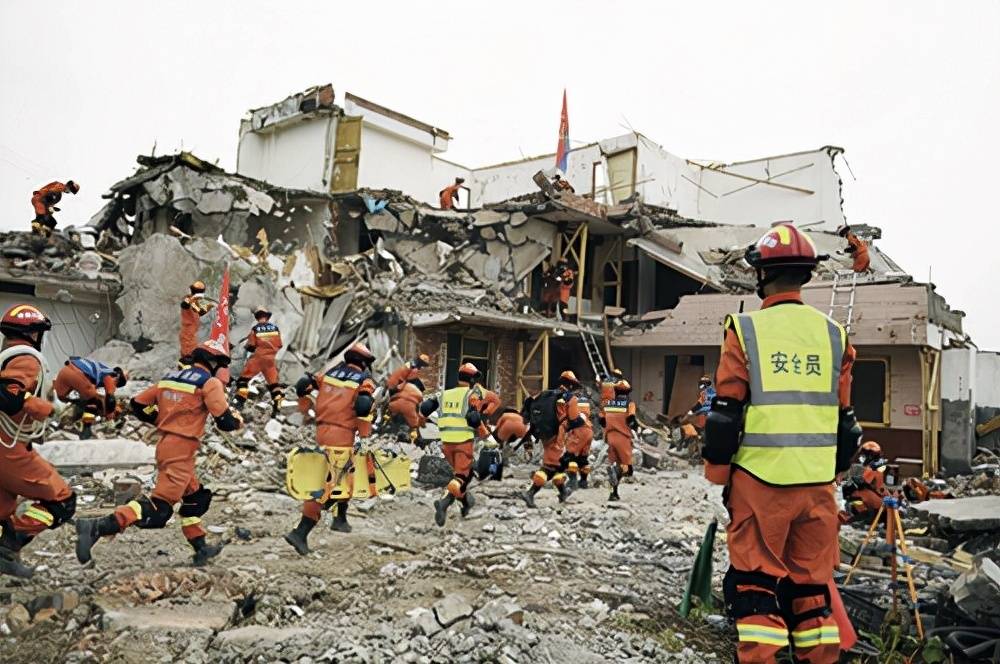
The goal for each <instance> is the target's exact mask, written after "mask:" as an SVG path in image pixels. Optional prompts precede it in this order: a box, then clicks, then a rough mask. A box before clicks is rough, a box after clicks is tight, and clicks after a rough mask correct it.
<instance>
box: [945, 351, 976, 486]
mask: <svg viewBox="0 0 1000 664" xmlns="http://www.w3.org/2000/svg"><path fill="white" fill-rule="evenodd" d="M975 376H976V350H975V349H974V348H948V349H945V350H944V351H942V352H941V452H940V457H941V466H942V467H943V468H945V469H946V470H947V472H948V474H955V473H967V472H969V468H970V467H971V464H972V456H973V452H974V449H975V445H974V441H975V403H976V395H975V380H976V379H975Z"/></svg>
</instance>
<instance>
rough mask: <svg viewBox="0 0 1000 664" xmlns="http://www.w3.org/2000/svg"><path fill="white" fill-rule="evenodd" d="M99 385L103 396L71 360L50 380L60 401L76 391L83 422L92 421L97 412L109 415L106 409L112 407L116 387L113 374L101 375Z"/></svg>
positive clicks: (88, 422) (116, 383)
mask: <svg viewBox="0 0 1000 664" xmlns="http://www.w3.org/2000/svg"><path fill="white" fill-rule="evenodd" d="M95 364H96V363H95ZM96 377H97V376H96V375H95V378H96ZM100 387H102V388H104V396H103V397H102V396H101V395H100V393H98V391H97V388H98V385H97V384H95V383H94V381H93V380H92V379H91V378H90V377H89V376H87V374H85V373H84V372H83V371H82V370H81V369H80V367H78V366H77V365H76V364H74V363H73V361H68V362H66V364H65V365H63V368H62V369H60V370H59V373H58V374H56V377H55V379H54V380H53V381H52V388H53V389H54V390H55V393H56V396H57V397H59V400H60V401H68V400H69V395H70V394H72V393H73V392H76V393H77V395H78V396H77V400H76V401H77V404H78V406H79V407H80V408H82V409H83V416H82V419H83V422H84V424H90V423H92V422H93V421H94V419H96V416H97V415H98V414H102V415H104V416H105V417H108V416H109V415H111V413H109V412H108V410H109V407H111V408H113V404H114V401H113V399H114V395H115V390H117V389H118V381H117V379H116V378H115V376H114V374H105V375H104V376H103V377H101V378H100ZM112 412H114V411H113V410H112Z"/></svg>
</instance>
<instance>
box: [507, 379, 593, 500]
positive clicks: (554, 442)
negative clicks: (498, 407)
mask: <svg viewBox="0 0 1000 664" xmlns="http://www.w3.org/2000/svg"><path fill="white" fill-rule="evenodd" d="M579 385H580V382H579V381H578V380H577V379H576V376H575V375H574V374H573V372H572V371H563V372H562V373H561V374H560V375H559V387H558V388H557V389H555V390H545V391H544V392H542V393H541V394H539V395H538V396H536V397H534V398H533V399H531V400H530V403H527V404H526V408H527V410H528V419H529V422H530V423H531V434H532V435H533V436H535V437H536V438H538V439H539V440H541V441H542V465H541V467H540V468H539V469H538V470H536V471H535V472H534V473H533V474H532V476H531V486H530V487H528V490H527V491H525V492H524V493H522V494H521V497H522V498H523V499H524V502H525V504H527V506H528V507H532V508H533V507H535V496H536V495H537V494H538V492H539V491H541V490H542V487H544V486H545V485H546V484H547V483H548V482H549V481H551V482H552V485H553V486H555V488H556V491H557V493H558V494H559V502H560V503H564V502H566V499H567V498H569V495H570V494H571V493H572V489H570V488H569V487H568V486H566V466H565V463H564V462H565V458H564V454H565V452H566V447H565V441H564V434H565V432H566V430H567V428H568V426H569V423H570V422H572V423H573V425H574V428H576V427H581V426H584V425H583V422H582V421H581V419H582V418H581V416H580V411H579V409H578V408H577V401H576V397H575V396H574V395H573V392H572V390H573V388H574V387H579Z"/></svg>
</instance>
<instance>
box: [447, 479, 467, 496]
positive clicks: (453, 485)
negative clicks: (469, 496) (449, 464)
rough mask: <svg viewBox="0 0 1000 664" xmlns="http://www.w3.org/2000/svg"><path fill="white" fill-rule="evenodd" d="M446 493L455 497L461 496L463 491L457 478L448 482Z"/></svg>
mask: <svg viewBox="0 0 1000 664" xmlns="http://www.w3.org/2000/svg"><path fill="white" fill-rule="evenodd" d="M448 493H450V494H451V495H453V496H455V497H456V498H461V497H462V494H463V493H464V491H462V481H461V480H459V479H453V480H452V481H450V482H448Z"/></svg>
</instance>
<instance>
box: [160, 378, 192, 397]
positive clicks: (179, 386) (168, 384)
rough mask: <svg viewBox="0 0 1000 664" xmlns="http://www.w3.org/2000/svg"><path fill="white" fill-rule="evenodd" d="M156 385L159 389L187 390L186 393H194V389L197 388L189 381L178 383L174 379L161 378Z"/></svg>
mask: <svg viewBox="0 0 1000 664" xmlns="http://www.w3.org/2000/svg"><path fill="white" fill-rule="evenodd" d="M156 386H157V387H158V388H160V389H161V390H177V391H178V392H187V393H188V394H194V391H195V390H196V389H198V388H197V387H196V386H194V385H191V384H190V383H178V382H177V381H175V380H161V381H160V382H159V383H157V384H156Z"/></svg>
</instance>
